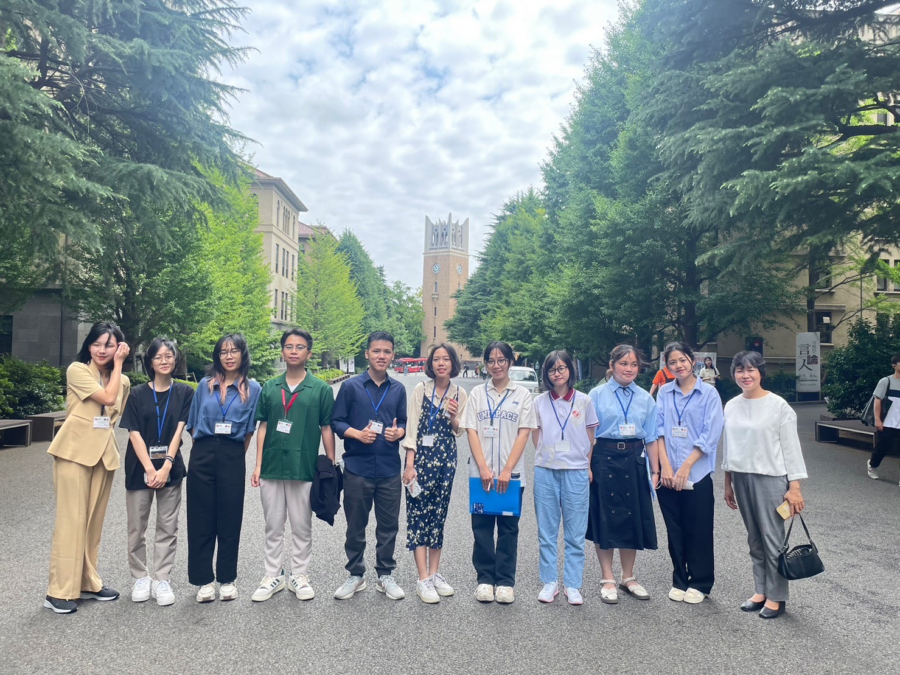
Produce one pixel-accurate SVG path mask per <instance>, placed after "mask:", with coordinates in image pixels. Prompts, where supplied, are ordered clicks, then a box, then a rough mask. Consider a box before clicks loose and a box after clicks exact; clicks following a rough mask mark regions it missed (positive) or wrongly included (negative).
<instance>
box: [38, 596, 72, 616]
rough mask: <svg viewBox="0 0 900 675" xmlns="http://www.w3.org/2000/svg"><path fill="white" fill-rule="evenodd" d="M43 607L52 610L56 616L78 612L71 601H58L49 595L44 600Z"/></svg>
mask: <svg viewBox="0 0 900 675" xmlns="http://www.w3.org/2000/svg"><path fill="white" fill-rule="evenodd" d="M44 607H46V608H47V609H52V610H53V611H54V612H56V613H57V614H74V613H75V612H77V611H78V605H76V604H75V602H74V601H73V600H60V599H59V598H52V597H50V596H49V595H48V596H47V597H46V598H44Z"/></svg>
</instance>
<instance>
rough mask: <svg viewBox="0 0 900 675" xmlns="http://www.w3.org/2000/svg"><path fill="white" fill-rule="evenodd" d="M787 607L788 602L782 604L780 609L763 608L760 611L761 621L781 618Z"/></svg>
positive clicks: (779, 606)
mask: <svg viewBox="0 0 900 675" xmlns="http://www.w3.org/2000/svg"><path fill="white" fill-rule="evenodd" d="M786 606H787V603H786V602H782V603H780V604H779V605H778V609H769V608H768V607H763V608H762V609H761V610H759V618H760V619H777V618H778V617H779V616H781V615H782V614H784V610H785V607H786Z"/></svg>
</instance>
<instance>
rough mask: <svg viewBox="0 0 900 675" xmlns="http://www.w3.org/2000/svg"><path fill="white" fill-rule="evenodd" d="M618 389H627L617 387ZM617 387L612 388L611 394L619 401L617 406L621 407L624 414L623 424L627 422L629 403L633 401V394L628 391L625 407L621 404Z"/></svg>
mask: <svg viewBox="0 0 900 675" xmlns="http://www.w3.org/2000/svg"><path fill="white" fill-rule="evenodd" d="M619 389H623V390H625V391H628V389H627V388H625V387H619ZM619 389H614V390H613V394H615V395H616V400H617V401H618V402H619V407H620V408H621V409H622V413H623V414H624V415H625V424H628V411H629V410H631V404H632V403H634V396H633V395H632V393H631V392H630V391H628V407H627V408H626V407H625V406H624V405H622V399H620V398H619Z"/></svg>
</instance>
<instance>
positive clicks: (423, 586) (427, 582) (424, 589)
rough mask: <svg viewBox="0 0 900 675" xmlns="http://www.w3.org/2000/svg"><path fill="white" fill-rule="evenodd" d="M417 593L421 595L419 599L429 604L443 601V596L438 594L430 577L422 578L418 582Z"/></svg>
mask: <svg viewBox="0 0 900 675" xmlns="http://www.w3.org/2000/svg"><path fill="white" fill-rule="evenodd" d="M416 595H418V596H419V600H421V601H422V602H424V603H426V604H428V605H433V604H435V603H436V602H440V601H441V596H440V595H438V592H437V591H436V590H435V588H434V583H433V582H432V581H431V579H430V578H428V579H420V580H419V581H417V582H416Z"/></svg>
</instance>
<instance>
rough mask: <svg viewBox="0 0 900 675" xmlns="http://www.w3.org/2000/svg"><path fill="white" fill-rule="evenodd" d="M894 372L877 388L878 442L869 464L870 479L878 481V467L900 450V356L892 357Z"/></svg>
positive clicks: (884, 378) (876, 417) (876, 419)
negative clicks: (890, 455) (887, 457)
mask: <svg viewBox="0 0 900 675" xmlns="http://www.w3.org/2000/svg"><path fill="white" fill-rule="evenodd" d="M891 366H893V368H894V372H893V373H892V374H891V375H890V376H889V377H883V378H881V380H880V381H879V382H878V386H876V387H875V392H874V396H875V402H874V406H875V428H876V429H877V430H878V440H877V444H876V445H875V451H874V452H873V453H872V457H871V459H869V462H868V473H869V478H872V479H874V480H878V467H880V466H881V461H882V460H883V459H884V458H885V456H886V455H888V454H896V452H897V450H898V449H900V405H898V402H900V354H895V355H894V356H893V357H891Z"/></svg>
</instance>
